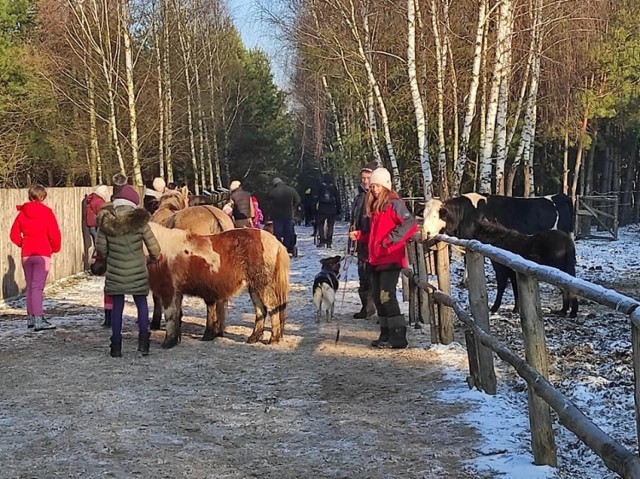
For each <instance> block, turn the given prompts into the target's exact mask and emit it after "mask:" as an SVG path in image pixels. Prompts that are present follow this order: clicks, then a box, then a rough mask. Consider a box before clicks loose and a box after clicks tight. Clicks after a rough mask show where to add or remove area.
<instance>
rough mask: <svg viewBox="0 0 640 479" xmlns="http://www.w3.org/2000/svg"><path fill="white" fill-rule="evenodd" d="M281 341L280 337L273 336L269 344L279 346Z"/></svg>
mask: <svg viewBox="0 0 640 479" xmlns="http://www.w3.org/2000/svg"><path fill="white" fill-rule="evenodd" d="M280 339H282V338H280V336H278V337H274V336H271V338H270V339H269V344H278V343H279V342H280Z"/></svg>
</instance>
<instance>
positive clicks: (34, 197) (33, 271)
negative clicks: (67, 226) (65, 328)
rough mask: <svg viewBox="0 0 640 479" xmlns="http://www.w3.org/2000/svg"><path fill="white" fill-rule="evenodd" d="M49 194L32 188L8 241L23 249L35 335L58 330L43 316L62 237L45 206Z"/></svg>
mask: <svg viewBox="0 0 640 479" xmlns="http://www.w3.org/2000/svg"><path fill="white" fill-rule="evenodd" d="M46 197H47V190H45V188H44V186H42V185H35V186H32V187H31V188H29V201H28V202H27V203H25V204H23V205H18V207H17V209H18V211H19V213H18V216H17V217H16V219H15V220H14V222H13V225H12V226H11V232H10V234H9V237H10V238H11V241H12V242H13V243H14V244H15V245H16V246H18V247H19V248H20V249H21V253H22V254H21V255H22V269H23V270H24V278H25V281H26V283H27V327H28V328H34V330H35V331H43V330H46V329H55V328H56V327H55V326H54V325H53V324H51V323H50V322H49V321H47V320H46V319H45V317H44V314H43V308H42V302H43V298H42V296H43V291H44V286H45V284H46V282H47V275H48V274H49V266H50V265H51V255H52V254H53V253H57V252H59V251H60V246H61V235H60V228H59V227H58V221H57V220H56V216H55V215H54V214H53V211H52V210H51V208H49V207H48V206H46V205H45V204H44V203H43V202H44V200H45V199H46Z"/></svg>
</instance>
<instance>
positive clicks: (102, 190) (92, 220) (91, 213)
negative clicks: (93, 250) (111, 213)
mask: <svg viewBox="0 0 640 479" xmlns="http://www.w3.org/2000/svg"><path fill="white" fill-rule="evenodd" d="M108 199H109V187H108V186H107V185H100V186H97V187H96V189H95V190H93V193H91V194H90V195H88V196H87V199H86V200H85V202H86V204H85V210H84V214H85V216H84V218H85V223H86V224H87V228H89V233H90V234H91V240H92V241H93V246H94V247H95V245H96V238H97V237H98V228H97V227H96V218H97V217H98V212H99V211H100V208H102V206H103V205H104V204H105V202H106V201H107V200H108Z"/></svg>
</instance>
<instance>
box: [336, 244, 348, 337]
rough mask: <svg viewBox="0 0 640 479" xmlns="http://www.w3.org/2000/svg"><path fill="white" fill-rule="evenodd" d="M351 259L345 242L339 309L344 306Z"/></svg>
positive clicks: (338, 326) (338, 334)
mask: <svg viewBox="0 0 640 479" xmlns="http://www.w3.org/2000/svg"><path fill="white" fill-rule="evenodd" d="M350 260H351V254H349V244H348V243H347V248H346V251H345V256H344V263H343V264H342V271H344V283H343V285H342V300H341V302H340V310H342V309H343V307H344V297H345V295H346V294H347V281H348V280H349V263H350ZM336 326H337V331H336V344H338V341H339V340H340V317H339V316H337V317H336Z"/></svg>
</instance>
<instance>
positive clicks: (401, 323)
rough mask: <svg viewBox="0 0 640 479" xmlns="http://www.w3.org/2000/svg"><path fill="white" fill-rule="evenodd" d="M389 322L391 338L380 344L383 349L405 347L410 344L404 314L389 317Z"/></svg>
mask: <svg viewBox="0 0 640 479" xmlns="http://www.w3.org/2000/svg"><path fill="white" fill-rule="evenodd" d="M387 321H388V324H389V339H388V340H387V341H386V342H383V343H380V344H379V345H378V347H379V348H381V349H405V348H406V347H407V346H409V342H408V341H407V327H406V323H405V319H404V315H402V314H401V315H399V316H392V317H390V318H387Z"/></svg>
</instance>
